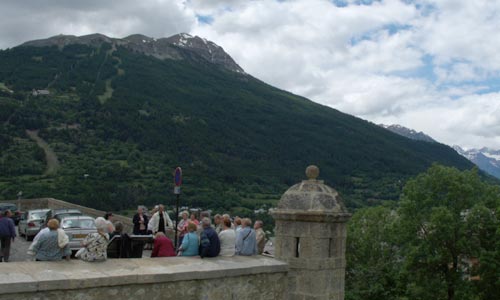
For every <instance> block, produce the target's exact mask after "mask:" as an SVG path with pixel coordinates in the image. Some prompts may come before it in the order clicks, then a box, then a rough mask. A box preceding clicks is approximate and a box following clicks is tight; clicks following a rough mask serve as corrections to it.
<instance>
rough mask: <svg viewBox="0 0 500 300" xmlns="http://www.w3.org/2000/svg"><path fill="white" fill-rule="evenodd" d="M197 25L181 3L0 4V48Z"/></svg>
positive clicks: (31, 0)
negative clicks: (49, 39) (56, 38)
mask: <svg viewBox="0 0 500 300" xmlns="http://www.w3.org/2000/svg"><path fill="white" fill-rule="evenodd" d="M196 23H197V21H196V16H195V14H194V12H193V11H192V10H191V9H189V8H187V7H185V5H184V1H181V0H171V1H162V0H155V1H134V0H111V1H99V0H90V1H62V0H52V1H50V0H41V1H35V0H27V1H2V2H1V3H0V28H3V30H2V31H0V48H6V47H12V46H16V45H19V44H21V43H23V42H25V41H28V40H33V39H40V38H47V37H49V36H53V35H57V34H61V33H62V34H71V35H84V34H91V33H96V32H98V33H102V34H105V35H109V36H112V37H125V36H127V35H130V34H134V33H142V34H146V35H149V36H154V37H164V36H170V35H173V34H176V33H179V32H188V31H191V28H193V26H195V25H196Z"/></svg>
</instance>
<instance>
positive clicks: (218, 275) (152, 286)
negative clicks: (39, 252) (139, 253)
mask: <svg viewBox="0 0 500 300" xmlns="http://www.w3.org/2000/svg"><path fill="white" fill-rule="evenodd" d="M287 272H288V266H287V264H286V263H283V262H280V261H278V260H275V259H272V258H267V257H262V256H258V257H239V256H237V257H225V258H224V257H217V258H209V259H206V258H205V259H201V258H185V257H171V258H145V259H109V260H107V261H105V262H101V263H87V262H83V261H79V260H72V261H60V262H19V263H15V264H14V263H11V264H3V265H2V271H1V272H0V291H1V293H0V300H6V299H14V298H15V299H16V300H23V299H34V298H37V299H56V300H59V299H77V298H78V299H80V298H82V297H83V298H84V299H106V298H107V297H110V296H112V297H113V298H116V299H138V298H137V297H139V298H143V297H147V298H150V299H160V298H161V299H174V298H176V299H286V287H287V279H286V276H287ZM83 298H82V299H83Z"/></svg>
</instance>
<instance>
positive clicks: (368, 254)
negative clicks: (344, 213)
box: [346, 206, 402, 300]
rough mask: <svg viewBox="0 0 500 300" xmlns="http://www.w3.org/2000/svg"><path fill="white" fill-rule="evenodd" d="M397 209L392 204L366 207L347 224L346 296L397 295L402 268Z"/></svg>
mask: <svg viewBox="0 0 500 300" xmlns="http://www.w3.org/2000/svg"><path fill="white" fill-rule="evenodd" d="M397 219H398V217H397V213H396V211H395V210H394V209H393V208H390V207H383V206H378V207H368V208H363V209H360V210H358V211H356V213H355V214H354V215H353V217H352V219H351V220H350V221H349V223H348V228H347V247H346V256H347V269H346V299H347V300H358V299H359V300H361V299H362V300H370V299H374V300H375V299H384V300H388V299H396V298H397V295H398V294H400V292H399V291H398V284H397V282H398V281H399V278H398V277H399V270H400V269H401V268H402V263H401V259H399V256H398V247H397V246H396V240H395V237H396V236H395V224H396V222H397Z"/></svg>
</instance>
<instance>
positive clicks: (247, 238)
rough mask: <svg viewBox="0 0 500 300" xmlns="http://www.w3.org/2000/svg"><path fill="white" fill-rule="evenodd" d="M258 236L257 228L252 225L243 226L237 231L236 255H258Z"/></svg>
mask: <svg viewBox="0 0 500 300" xmlns="http://www.w3.org/2000/svg"><path fill="white" fill-rule="evenodd" d="M256 254H257V238H256V236H255V230H253V229H252V228H250V227H245V228H242V229H241V230H240V231H238V232H237V233H236V255H256Z"/></svg>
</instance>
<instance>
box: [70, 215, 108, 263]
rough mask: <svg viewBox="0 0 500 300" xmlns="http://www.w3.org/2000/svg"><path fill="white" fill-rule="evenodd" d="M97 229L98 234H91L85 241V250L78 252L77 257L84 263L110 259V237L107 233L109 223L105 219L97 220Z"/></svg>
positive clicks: (83, 243)
mask: <svg viewBox="0 0 500 300" xmlns="http://www.w3.org/2000/svg"><path fill="white" fill-rule="evenodd" d="M95 227H96V228H97V232H95V233H89V234H88V235H87V237H86V238H85V239H84V240H83V242H82V245H83V248H82V249H80V250H78V252H77V253H76V255H75V256H76V257H79V258H80V259H81V260H84V261H103V260H106V259H107V258H108V254H107V250H108V241H109V236H108V234H107V233H106V232H107V230H108V223H107V221H106V220H105V219H104V218H101V217H99V218H97V219H95Z"/></svg>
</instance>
